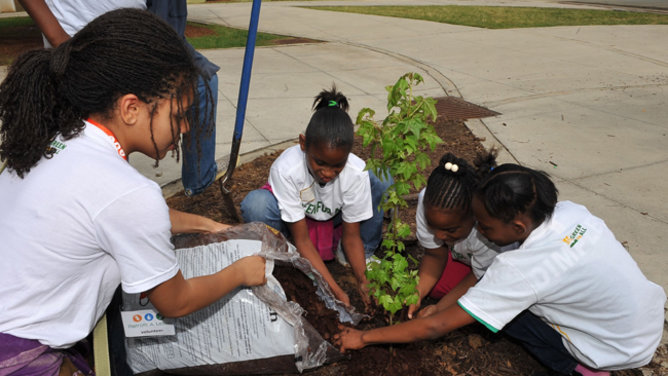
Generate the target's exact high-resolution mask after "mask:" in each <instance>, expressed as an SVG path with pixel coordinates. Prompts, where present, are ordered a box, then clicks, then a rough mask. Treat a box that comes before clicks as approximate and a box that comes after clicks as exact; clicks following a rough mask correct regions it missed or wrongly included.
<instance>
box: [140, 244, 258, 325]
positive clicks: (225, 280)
mask: <svg viewBox="0 0 668 376" xmlns="http://www.w3.org/2000/svg"><path fill="white" fill-rule="evenodd" d="M264 266H265V260H264V258H262V257H260V256H248V257H244V258H242V259H239V260H237V261H235V262H234V263H233V264H232V265H230V266H228V267H227V268H225V269H223V270H221V271H219V272H217V273H214V274H210V275H205V276H201V277H195V278H191V279H184V278H183V274H181V271H179V272H178V273H177V274H176V275H175V276H174V277H172V278H171V279H169V280H167V281H165V282H163V283H161V284H159V285H158V286H156V287H155V288H153V289H152V290H151V291H149V293H148V297H149V299H150V300H151V303H153V305H154V306H155V308H156V309H157V310H158V311H159V312H160V313H161V314H162V315H164V316H165V317H180V316H184V315H187V314H189V313H192V312H195V311H197V310H199V309H202V308H204V307H206V306H208V305H209V304H211V303H213V302H215V301H217V300H218V299H220V298H222V297H223V296H225V295H227V294H229V293H230V292H231V291H233V290H234V289H236V288H237V287H241V286H257V285H262V284H264V283H266V282H267V279H266V277H265V271H264Z"/></svg>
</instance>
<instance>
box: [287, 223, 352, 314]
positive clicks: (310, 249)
mask: <svg viewBox="0 0 668 376" xmlns="http://www.w3.org/2000/svg"><path fill="white" fill-rule="evenodd" d="M287 225H288V228H289V230H290V234H292V238H293V239H294V241H295V247H297V251H298V252H299V254H300V255H301V256H302V257H304V258H305V259H307V260H309V262H310V263H311V265H313V267H314V268H315V270H317V271H318V272H319V273H320V275H322V277H323V278H324V279H325V281H326V282H327V284H328V285H329V288H331V289H332V293H334V296H335V297H336V298H337V299H339V300H340V301H341V302H343V304H345V305H350V298H349V297H348V294H346V293H345V292H344V291H343V289H341V287H340V286H339V285H338V284H337V283H336V281H334V277H333V276H332V274H331V273H330V272H329V270H328V269H327V266H325V263H324V261H322V258H321V257H320V254H319V253H318V250H317V249H316V248H315V246H314V245H313V242H312V241H311V238H310V237H309V236H308V226H307V225H306V219H302V220H299V221H297V222H294V223H288V224H287Z"/></svg>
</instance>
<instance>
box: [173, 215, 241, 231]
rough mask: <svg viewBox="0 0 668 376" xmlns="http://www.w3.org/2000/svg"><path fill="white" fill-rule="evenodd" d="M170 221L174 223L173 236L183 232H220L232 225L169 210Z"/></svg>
mask: <svg viewBox="0 0 668 376" xmlns="http://www.w3.org/2000/svg"><path fill="white" fill-rule="evenodd" d="M169 220H170V221H171V222H172V234H179V233H183V232H219V231H223V230H226V229H227V228H229V227H230V225H226V224H223V223H220V222H216V221H214V220H213V219H209V218H206V217H203V216H201V215H197V214H191V213H186V212H182V211H179V210H175V209H169Z"/></svg>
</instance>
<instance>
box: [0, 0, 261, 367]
mask: <svg viewBox="0 0 668 376" xmlns="http://www.w3.org/2000/svg"><path fill="white" fill-rule="evenodd" d="M198 73H199V72H198V71H197V68H196V67H195V65H194V63H193V61H192V56H191V55H190V53H189V52H188V50H187V49H186V47H185V46H184V45H183V43H182V42H181V40H180V38H179V36H178V35H177V34H176V32H175V31H174V30H173V29H172V28H171V27H170V26H169V25H168V24H166V23H165V22H164V21H161V20H160V19H158V18H157V17H156V16H153V15H151V14H150V13H148V12H145V11H140V10H131V9H123V10H117V11H113V12H109V13H106V14H105V15H102V16H100V17H99V18H97V19H95V20H94V21H92V22H91V23H90V24H88V25H87V26H86V27H84V28H83V29H82V30H81V31H80V32H78V33H77V34H75V35H74V36H73V37H72V38H71V39H70V40H68V41H66V42H64V43H62V44H61V45H60V46H58V47H57V48H55V49H50V50H34V51H30V52H27V53H26V54H24V55H22V56H21V57H19V58H18V59H17V60H16V61H15V62H14V64H12V66H11V67H10V69H9V73H8V75H7V77H6V79H5V80H4V81H3V82H2V84H1V85H0V124H1V125H0V139H1V140H2V144H1V145H0V160H2V161H3V162H4V163H6V169H5V170H4V171H2V172H1V173H0V192H2V194H0V213H2V215H1V216H0V239H2V241H0V259H2V263H0V297H1V298H0V312H2V313H1V314H0V369H2V371H0V373H1V374H3V375H4V374H12V372H14V371H17V372H21V374H44V375H57V374H69V375H72V374H80V372H79V371H81V372H83V374H90V372H91V371H90V368H89V366H88V365H87V364H86V362H85V359H84V358H83V357H82V356H80V355H77V354H76V352H75V351H73V350H72V347H73V345H74V344H76V343H77V342H78V341H80V340H82V339H84V338H86V337H87V336H88V335H89V334H90V332H91V331H92V329H93V327H94V326H95V324H96V323H97V321H98V320H99V319H100V317H101V316H102V315H103V314H104V312H105V310H106V308H107V306H108V305H109V302H110V301H111V298H112V296H113V294H114V292H115V290H116V289H117V287H118V286H119V284H120V285H121V287H122V288H123V290H124V291H125V292H127V293H131V294H132V293H144V292H145V293H147V295H148V298H149V299H150V301H151V303H153V305H154V306H155V307H156V308H157V309H158V310H159V312H160V313H161V314H162V315H163V316H167V317H177V316H183V315H186V314H188V313H191V312H194V311H196V310H198V309H200V308H202V307H205V306H207V305H209V304H210V303H213V302H215V301H217V300H219V299H220V298H221V297H223V296H224V295H226V294H227V293H229V292H231V291H233V290H234V289H236V288H237V287H239V286H252V285H258V284H262V283H264V281H265V273H264V259H263V258H261V257H258V256H252V257H247V258H243V259H241V260H239V261H237V262H235V263H234V264H232V265H231V266H229V267H228V268H225V269H224V270H221V271H219V272H217V273H214V274H211V275H208V276H203V277H198V278H193V279H188V280H186V279H184V277H183V275H182V273H181V271H180V270H179V267H178V264H177V261H176V255H175V254H174V247H173V245H172V243H171V242H170V237H171V235H172V233H178V232H216V231H221V230H224V229H225V228H226V227H227V226H226V225H223V224H221V223H218V222H215V221H212V220H210V219H207V218H204V217H200V216H196V215H192V214H187V213H182V212H178V211H175V210H170V209H169V208H168V207H167V205H166V203H165V200H164V198H163V196H162V192H161V190H160V187H159V186H158V185H157V184H156V183H155V182H153V181H151V180H149V179H147V178H146V177H144V176H142V175H141V174H140V173H139V172H138V171H137V170H135V169H134V168H133V167H132V166H131V165H130V164H129V163H127V157H128V155H129V154H130V153H132V152H141V153H143V154H146V155H148V156H150V157H153V158H155V159H156V161H157V160H159V159H162V158H164V157H165V155H166V154H167V153H168V152H170V151H171V152H178V144H179V138H180V135H181V134H182V133H183V132H185V131H186V130H187V129H188V127H189V122H188V120H186V119H190V117H188V116H186V115H187V113H188V112H189V109H190V108H193V107H194V108H197V104H198V103H197V102H198V96H196V95H194V94H195V90H196V82H197V76H198ZM196 116H197V115H196V114H195V115H194V117H196Z"/></svg>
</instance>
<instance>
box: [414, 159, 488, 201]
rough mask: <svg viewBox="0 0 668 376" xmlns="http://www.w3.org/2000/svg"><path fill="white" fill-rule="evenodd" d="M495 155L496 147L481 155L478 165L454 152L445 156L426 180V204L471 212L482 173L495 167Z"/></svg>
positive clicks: (476, 162) (477, 161) (477, 160)
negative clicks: (470, 162)
mask: <svg viewBox="0 0 668 376" xmlns="http://www.w3.org/2000/svg"><path fill="white" fill-rule="evenodd" d="M496 155H497V151H496V150H495V149H492V150H490V151H489V152H486V153H481V154H479V155H478V156H477V157H476V159H475V161H474V165H475V167H473V166H471V164H469V163H468V162H467V161H466V160H464V159H462V158H459V157H457V156H455V155H454V154H452V153H447V154H445V155H443V156H442V157H441V160H440V161H439V163H438V166H437V167H436V168H434V170H433V171H432V172H431V175H429V179H428V180H427V188H426V190H425V196H424V203H425V205H429V206H434V207H436V208H439V209H462V210H465V211H468V210H469V209H470V208H471V200H472V199H473V194H474V193H475V190H476V189H477V187H478V183H479V181H480V176H481V175H482V174H483V172H484V171H489V170H490V169H491V168H493V167H494V166H496ZM454 166H457V167H454Z"/></svg>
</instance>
